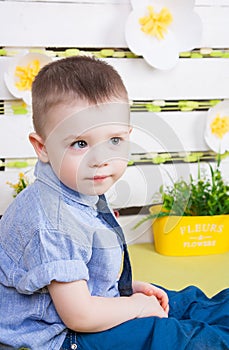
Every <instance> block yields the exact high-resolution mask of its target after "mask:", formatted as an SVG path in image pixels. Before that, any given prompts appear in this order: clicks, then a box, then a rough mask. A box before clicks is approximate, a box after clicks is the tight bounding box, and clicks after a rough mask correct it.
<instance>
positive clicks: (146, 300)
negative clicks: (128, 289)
mask: <svg viewBox="0 0 229 350" xmlns="http://www.w3.org/2000/svg"><path fill="white" fill-rule="evenodd" d="M129 298H130V299H132V300H133V301H134V303H135V304H136V305H137V306H138V308H139V312H138V314H137V318H142V317H152V316H156V317H160V318H163V317H168V314H167V313H166V312H165V310H164V309H163V307H162V306H161V305H160V302H159V300H158V299H157V297H155V296H154V295H151V296H149V295H145V294H143V293H135V294H133V295H131V296H130V297H129Z"/></svg>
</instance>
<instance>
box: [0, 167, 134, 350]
mask: <svg viewBox="0 0 229 350" xmlns="http://www.w3.org/2000/svg"><path fill="white" fill-rule="evenodd" d="M35 175H36V181H35V183H34V184H32V185H31V186H29V187H28V188H27V189H25V190H24V191H23V192H22V193H20V195H18V196H17V198H16V199H15V200H14V201H13V203H12V204H11V205H10V207H9V208H8V210H7V211H6V212H5V214H4V216H3V218H2V219H1V220H0V298H1V303H0V343H3V344H7V345H10V346H12V347H15V348H17V347H22V346H24V347H29V348H30V349H34V350H46V349H47V350H52V349H53V350H57V349H60V348H61V345H62V343H63V341H64V339H65V337H66V334H67V330H66V326H65V325H64V324H63V322H62V321H61V319H60V317H59V316H58V314H57V312H56V310H55V308H54V305H53V303H52V300H51V298H50V295H49V293H48V290H47V285H48V284H50V283H51V281H52V280H56V281H60V282H71V281H76V280H82V279H84V280H86V281H87V283H88V288H89V291H90V293H91V295H97V296H104V297H118V296H119V295H120V293H119V289H118V283H117V278H118V274H119V271H120V266H121V261H122V252H123V237H122V235H120V234H118V232H117V230H116V231H115V229H114V226H116V227H118V226H117V222H116V220H115V218H114V216H113V215H111V213H109V215H110V217H111V216H112V218H113V219H112V220H113V221H112V220H111V221H112V222H111V223H109V222H108V221H109V219H108V221H107V220H106V218H104V216H103V215H101V214H99V213H98V211H97V210H96V203H97V202H98V200H99V197H98V196H87V195H81V194H79V193H77V192H75V191H73V190H71V189H69V188H67V187H66V186H65V185H63V184H62V183H61V182H60V181H59V180H58V178H57V177H56V175H55V174H54V172H53V171H52V168H51V166H50V165H49V164H45V163H41V162H38V163H37V165H36V171H35ZM100 199H102V201H103V203H105V202H104V201H105V198H104V197H103V196H102V197H101V198H100ZM105 215H106V214H105ZM118 230H119V229H118ZM124 246H125V244H124ZM125 260H126V259H125ZM114 262H115V263H114ZM128 274H129V272H128ZM124 279H126V277H125V276H124ZM124 284H125V281H124ZM129 294H131V291H130V293H129ZM127 295H128V293H127Z"/></svg>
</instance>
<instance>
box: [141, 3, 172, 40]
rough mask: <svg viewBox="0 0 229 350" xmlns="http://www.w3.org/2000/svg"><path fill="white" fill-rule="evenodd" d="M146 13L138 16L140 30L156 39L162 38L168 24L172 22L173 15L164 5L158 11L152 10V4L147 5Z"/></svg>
mask: <svg viewBox="0 0 229 350" xmlns="http://www.w3.org/2000/svg"><path fill="white" fill-rule="evenodd" d="M147 10H148V15H147V16H144V17H141V18H139V23H140V24H141V30H142V31H143V32H144V33H145V34H148V35H151V36H155V37H156V38H157V39H158V40H161V39H164V34H165V33H167V28H168V26H169V25H170V24H171V23H172V21H173V17H172V15H171V13H170V12H169V10H168V9H167V8H166V7H163V8H162V10H161V11H160V12H159V13H156V12H154V9H153V7H152V6H147Z"/></svg>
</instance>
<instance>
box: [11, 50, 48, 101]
mask: <svg viewBox="0 0 229 350" xmlns="http://www.w3.org/2000/svg"><path fill="white" fill-rule="evenodd" d="M51 60H52V59H51V58H50V57H48V56H46V55H44V54H41V53H28V51H22V52H20V53H19V54H18V55H16V56H14V57H13V58H11V59H10V64H9V66H8V70H7V72H5V74H4V80H5V84H6V86H7V88H8V90H9V91H10V93H11V94H12V95H13V96H14V97H16V98H20V99H23V100H24V101H25V103H27V104H28V105H31V103H32V96H31V85H32V82H33V80H34V78H35V76H36V75H37V73H38V72H39V70H40V69H41V68H42V67H43V66H44V65H46V64H47V63H49V62H51Z"/></svg>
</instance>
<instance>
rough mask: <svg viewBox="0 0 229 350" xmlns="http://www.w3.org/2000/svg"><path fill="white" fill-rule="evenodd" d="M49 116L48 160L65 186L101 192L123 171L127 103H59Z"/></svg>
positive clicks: (82, 190)
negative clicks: (73, 105) (67, 104)
mask: <svg viewBox="0 0 229 350" xmlns="http://www.w3.org/2000/svg"><path fill="white" fill-rule="evenodd" d="M48 120H49V122H48V124H46V141H45V151H46V154H47V160H48V161H49V162H50V164H51V166H52V168H53V170H54V172H55V173H56V175H57V176H58V178H59V179H60V180H61V181H62V182H63V183H64V184H65V185H66V186H68V187H70V188H71V189H74V190H77V191H78V192H80V193H84V194H88V195H100V194H103V193H105V192H106V191H107V190H108V189H109V188H110V187H111V186H112V185H113V184H114V183H115V182H116V181H117V180H118V179H119V178H120V177H121V175H122V174H123V173H124V171H125V169H126V166H127V162H128V148H129V147H128V146H129V145H128V144H129V142H128V141H129V134H130V131H131V128H130V126H129V105H128V104H127V103H123V102H113V103H112V102H111V103H105V104H101V105H97V106H95V105H93V106H90V105H87V104H86V103H85V104H84V105H83V106H80V107H79V105H77V107H68V108H66V107H64V106H62V107H60V106H59V107H58V108H57V107H56V108H55V109H53V110H52V111H51V112H50V113H49V115H48Z"/></svg>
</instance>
